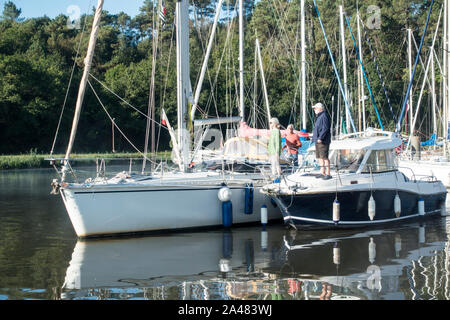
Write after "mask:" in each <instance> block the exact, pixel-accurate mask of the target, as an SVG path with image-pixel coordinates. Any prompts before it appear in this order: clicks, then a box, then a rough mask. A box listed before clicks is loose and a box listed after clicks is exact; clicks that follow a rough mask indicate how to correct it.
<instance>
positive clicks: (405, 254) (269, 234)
mask: <svg viewBox="0 0 450 320" xmlns="http://www.w3.org/2000/svg"><path fill="white" fill-rule="evenodd" d="M53 175H54V172H53V171H52V170H51V169H48V170H47V169H38V170H13V171H8V172H0V201H1V204H2V215H1V217H0V232H1V234H2V240H1V242H0V274H1V275H2V276H1V277H0V299H1V300H16V299H17V300H23V299H38V300H40V299H43V300H59V299H62V300H109V299H112V300H117V299H119V300H136V299H137V300H141V299H142V300H183V299H186V300H242V299H244V300H263V301H271V300H275V299H281V300H322V299H324V300H326V299H332V300H334V299H341V300H342V299H347V300H348V299H360V300H435V299H438V300H448V299H449V298H450V283H449V279H450V269H449V265H450V264H449V261H450V260H449V259H450V251H449V248H450V220H449V217H436V218H433V219H427V220H426V221H424V222H420V221H417V222H410V223H408V222H406V223H401V224H398V225H396V226H392V227H383V228H362V229H361V228H360V229H349V230H333V231H330V230H309V231H298V230H297V231H295V230H293V229H290V228H286V227H285V226H284V225H283V224H282V223H275V224H270V225H269V226H267V228H263V227H262V226H261V225H255V226H246V227H236V228H233V229H231V230H230V229H228V230H227V229H216V230H209V231H198V232H178V233H170V234H159V235H150V236H141V237H116V238H105V239H93V240H78V239H77V237H76V234H75V233H74V231H73V228H72V225H71V222H70V220H69V218H68V216H67V215H66V214H64V211H65V209H64V205H63V203H62V200H61V199H60V198H57V197H48V193H49V190H48V189H45V188H39V186H40V185H42V183H44V182H45V181H47V180H48V179H49V178H51V177H52V176H53ZM18 194H20V199H21V201H17V199H18V198H17V196H16V195H18ZM447 200H448V199H447ZM449 209H450V203H448V202H447V210H449ZM193 257H195V259H193ZM324 288H325V289H324ZM327 288H328V289H329V288H331V292H328V297H327V292H326V291H327V290H328V289H327ZM324 290H325V293H324Z"/></svg>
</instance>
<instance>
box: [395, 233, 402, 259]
mask: <svg viewBox="0 0 450 320" xmlns="http://www.w3.org/2000/svg"><path fill="white" fill-rule="evenodd" d="M401 250H402V238H401V237H400V235H398V234H396V235H395V256H396V257H397V258H400V251H401Z"/></svg>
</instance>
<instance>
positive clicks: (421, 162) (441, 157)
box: [399, 0, 450, 188]
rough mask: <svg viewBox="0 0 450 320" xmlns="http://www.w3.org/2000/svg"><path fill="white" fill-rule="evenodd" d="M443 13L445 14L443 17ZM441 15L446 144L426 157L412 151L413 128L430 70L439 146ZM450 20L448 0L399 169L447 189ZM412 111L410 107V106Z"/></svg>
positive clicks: (449, 163)
mask: <svg viewBox="0 0 450 320" xmlns="http://www.w3.org/2000/svg"><path fill="white" fill-rule="evenodd" d="M442 11H443V14H442ZM441 15H442V16H443V17H444V23H443V29H444V30H443V34H444V36H443V45H444V49H443V50H442V51H443V62H444V63H443V68H442V69H443V70H442V74H443V79H444V83H443V95H442V96H443V101H442V102H443V103H442V105H443V115H444V116H443V118H444V119H443V130H442V131H443V135H444V141H443V142H442V143H441V146H439V147H438V148H434V150H431V152H428V153H427V154H425V153H424V152H422V153H421V154H420V153H419V152H417V151H416V153H413V152H411V150H410V147H411V139H412V136H413V133H414V127H415V124H416V121H417V115H418V111H419V107H420V102H421V98H422V93H423V90H424V87H425V84H426V80H427V74H428V70H429V69H431V74H432V80H431V88H430V90H431V91H432V95H433V99H432V100H433V101H432V114H433V135H432V139H431V140H432V141H431V143H432V144H433V145H434V146H436V145H437V144H438V142H437V141H436V140H437V139H436V137H437V120H436V112H437V110H436V109H437V101H436V93H435V88H434V82H435V81H434V60H435V52H434V45H435V41H436V36H437V31H438V29H439V21H440V17H441ZM449 17H450V8H449V5H448V1H447V0H445V1H444V3H443V8H442V9H441V13H440V15H439V20H438V22H437V27H436V31H435V35H434V38H433V43H432V45H431V50H430V55H429V58H428V61H427V64H426V66H423V67H424V69H425V70H426V71H425V76H424V79H423V83H422V88H421V92H420V95H419V100H418V103H417V107H416V110H415V112H414V115H413V112H412V111H413V110H411V115H410V128H411V132H410V136H409V138H408V142H407V148H406V150H405V151H404V152H403V153H402V154H401V157H399V169H400V170H401V171H402V172H403V173H404V174H405V175H407V176H408V177H409V178H410V179H429V178H428V177H433V178H435V179H438V180H441V181H442V182H443V184H444V185H445V186H446V188H450V161H449V159H448V155H447V152H448V150H447V141H448V119H449V115H450V112H449V110H448V108H449V107H450V94H449V87H450V77H449V75H450V64H449V62H450V51H449V50H448V46H449V42H450V40H449V38H450V23H449V21H448V19H449ZM410 69H411V62H410ZM409 105H410V106H411V105H412V99H411V98H410V102H409ZM410 109H411V107H410ZM421 144H427V143H421Z"/></svg>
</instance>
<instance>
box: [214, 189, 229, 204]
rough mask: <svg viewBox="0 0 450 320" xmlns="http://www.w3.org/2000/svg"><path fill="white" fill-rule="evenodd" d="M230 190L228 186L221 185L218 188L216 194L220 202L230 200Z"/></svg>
mask: <svg viewBox="0 0 450 320" xmlns="http://www.w3.org/2000/svg"><path fill="white" fill-rule="evenodd" d="M231 195H232V193H231V190H230V188H228V187H222V188H220V190H219V193H218V194H217V197H218V198H219V200H220V201H222V202H228V201H231Z"/></svg>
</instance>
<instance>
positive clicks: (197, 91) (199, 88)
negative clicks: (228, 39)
mask: <svg viewBox="0 0 450 320" xmlns="http://www.w3.org/2000/svg"><path fill="white" fill-rule="evenodd" d="M222 3H223V0H219V2H218V3H217V8H216V15H215V16H214V23H213V26H212V29H211V35H210V36H209V42H208V47H207V49H206V54H205V60H204V61H203V65H202V69H201V72H200V77H199V79H198V83H197V88H196V89H195V95H194V105H193V106H192V110H191V119H192V120H194V116H195V112H196V110H197V107H198V101H199V99H200V93H201V91H202V86H203V80H204V78H205V73H206V69H207V68H208V61H209V56H210V54H211V48H212V46H213V44H214V37H215V34H216V29H217V22H218V21H219V17H220V13H221V8H222Z"/></svg>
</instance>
